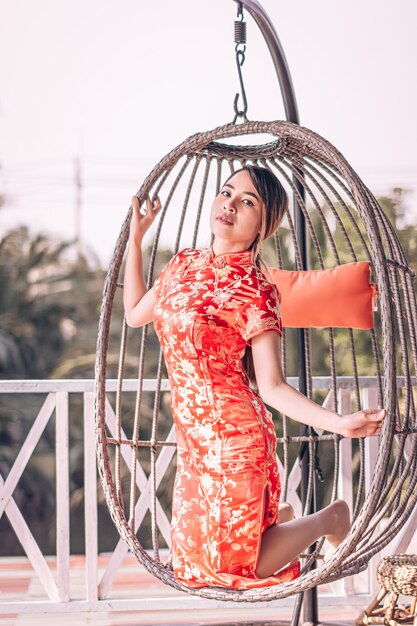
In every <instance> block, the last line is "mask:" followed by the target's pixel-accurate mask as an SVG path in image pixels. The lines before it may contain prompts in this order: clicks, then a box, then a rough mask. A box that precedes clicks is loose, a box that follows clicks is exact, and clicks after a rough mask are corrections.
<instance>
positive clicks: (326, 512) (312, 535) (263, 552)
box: [255, 500, 350, 578]
mask: <svg viewBox="0 0 417 626" xmlns="http://www.w3.org/2000/svg"><path fill="white" fill-rule="evenodd" d="M349 529H350V514H349V507H348V505H347V504H346V502H344V501H343V500H335V501H334V502H332V503H331V504H329V505H328V506H326V507H325V508H324V509H322V510H321V511H318V512H317V513H312V514H311V515H307V516H305V517H302V518H300V519H293V520H290V521H287V522H281V523H278V524H275V526H270V527H269V528H267V529H266V531H265V532H264V533H263V535H262V540H261V549H260V553H259V558H258V564H257V567H256V572H255V573H256V576H257V577H258V578H266V577H267V576H272V575H273V574H274V573H275V572H277V571H278V570H279V569H281V568H282V567H284V565H286V564H287V563H290V562H291V561H293V560H294V558H295V557H297V556H298V555H299V554H301V553H302V552H303V551H304V550H306V549H307V548H308V547H309V546H311V544H312V543H314V541H317V539H319V538H320V537H322V536H325V537H327V539H328V540H329V542H330V543H331V544H332V545H333V546H334V547H337V546H338V545H339V544H340V543H341V542H342V541H343V539H344V538H345V537H346V535H347V534H348V532H349Z"/></svg>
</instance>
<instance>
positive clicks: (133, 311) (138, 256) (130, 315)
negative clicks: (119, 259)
mask: <svg viewBox="0 0 417 626" xmlns="http://www.w3.org/2000/svg"><path fill="white" fill-rule="evenodd" d="M146 205H147V211H146V214H145V215H141V213H140V210H139V209H140V207H139V200H138V198H137V197H136V196H133V198H132V211H133V212H132V220H131V222H130V234H129V249H128V254H127V259H126V266H125V274H124V283H123V305H124V310H125V318H126V322H127V323H128V325H129V326H132V327H134V328H137V327H138V326H143V325H144V324H148V323H149V322H151V321H152V312H153V308H154V306H155V304H156V297H155V293H154V289H153V287H152V288H151V289H149V291H147V289H146V283H145V279H144V276H143V260H142V241H143V236H144V234H145V232H146V231H147V230H148V228H149V226H150V225H151V224H152V222H153V220H154V219H155V216H156V213H157V212H158V210H159V209H160V206H161V205H160V202H159V199H156V200H155V202H154V203H153V204H152V202H151V200H150V198H149V197H148V198H147V199H146Z"/></svg>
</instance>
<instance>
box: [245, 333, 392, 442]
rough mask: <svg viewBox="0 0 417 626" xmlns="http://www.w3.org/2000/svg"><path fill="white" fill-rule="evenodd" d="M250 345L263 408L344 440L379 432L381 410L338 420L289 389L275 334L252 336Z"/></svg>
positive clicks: (335, 414)
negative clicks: (266, 406)
mask: <svg viewBox="0 0 417 626" xmlns="http://www.w3.org/2000/svg"><path fill="white" fill-rule="evenodd" d="M251 345H252V355H253V363H254V367H255V374H256V380H257V383H258V389H259V394H260V396H261V398H262V399H263V400H264V402H266V404H268V405H269V406H271V407H273V408H274V409H277V411H279V412H280V413H282V414H283V415H288V417H291V418H292V419H294V420H296V421H297V422H301V423H303V424H307V425H308V426H313V427H315V428H320V429H323V430H327V431H330V432H334V433H337V434H340V435H343V436H345V437H367V436H370V435H374V434H376V433H377V432H379V431H380V429H381V421H382V420H383V418H384V417H385V409H382V410H381V411H380V410H379V409H364V410H362V411H358V412H357V413H353V414H352V415H344V416H341V415H339V414H338V413H335V412H334V411H330V410H329V409H325V408H324V407H322V406H320V405H319V404H317V403H316V402H314V401H313V400H310V399H309V398H307V397H306V396H305V395H304V394H302V393H300V392H299V391H298V390H297V389H295V387H292V386H291V385H289V384H288V383H287V382H286V380H285V378H284V374H283V371H282V365H281V337H280V335H279V334H278V333H277V332H275V331H273V330H272V331H267V332H263V333H260V334H258V335H255V337H253V338H252V344H251Z"/></svg>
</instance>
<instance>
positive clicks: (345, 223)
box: [96, 121, 417, 602]
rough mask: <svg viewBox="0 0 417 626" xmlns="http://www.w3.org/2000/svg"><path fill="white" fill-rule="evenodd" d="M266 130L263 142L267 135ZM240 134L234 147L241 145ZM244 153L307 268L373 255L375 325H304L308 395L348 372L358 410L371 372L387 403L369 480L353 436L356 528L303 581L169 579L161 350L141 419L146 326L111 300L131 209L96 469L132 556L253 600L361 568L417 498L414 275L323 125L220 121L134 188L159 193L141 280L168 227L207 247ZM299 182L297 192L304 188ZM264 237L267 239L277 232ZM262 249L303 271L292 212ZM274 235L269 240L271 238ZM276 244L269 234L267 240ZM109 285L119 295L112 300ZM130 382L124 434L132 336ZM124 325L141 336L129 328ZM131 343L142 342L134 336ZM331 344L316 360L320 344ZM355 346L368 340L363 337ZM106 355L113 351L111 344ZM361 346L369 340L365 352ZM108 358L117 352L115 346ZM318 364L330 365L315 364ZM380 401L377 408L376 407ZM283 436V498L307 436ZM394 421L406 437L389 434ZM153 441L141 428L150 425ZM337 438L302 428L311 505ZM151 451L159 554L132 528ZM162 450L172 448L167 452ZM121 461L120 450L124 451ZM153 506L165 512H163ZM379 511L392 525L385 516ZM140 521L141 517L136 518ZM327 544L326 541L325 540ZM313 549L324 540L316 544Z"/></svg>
mask: <svg viewBox="0 0 417 626" xmlns="http://www.w3.org/2000/svg"><path fill="white" fill-rule="evenodd" d="M265 136H267V140H266V142H265ZM237 142H238V144H239V145H237ZM245 162H254V163H259V164H260V165H264V166H265V167H269V168H271V169H272V170H273V171H274V172H275V173H276V174H277V175H278V176H279V177H280V179H281V181H282V182H283V184H284V185H285V186H286V188H287V191H288V193H289V194H290V196H291V197H292V198H293V201H294V202H295V203H298V205H299V207H300V209H301V211H302V212H303V215H304V216H305V220H306V227H307V246H308V256H309V268H311V269H324V268H325V267H334V266H335V265H338V264H341V263H346V262H350V261H357V260H366V261H368V262H369V263H370V266H371V271H372V274H373V275H372V280H373V281H374V282H376V283H377V285H378V291H379V296H378V299H379V310H378V311H377V312H376V313H375V327H374V328H373V329H371V330H369V331H359V330H356V329H333V328H328V329H320V330H316V329H306V331H305V343H304V346H303V348H304V352H305V357H306V363H307V395H308V396H309V397H311V398H313V397H314V393H313V384H312V381H313V377H314V376H316V375H317V373H319V374H320V375H323V373H324V370H325V372H326V376H327V379H328V389H329V393H330V394H331V399H332V404H331V407H330V408H332V409H333V410H335V411H340V412H342V407H340V406H339V395H338V394H339V389H340V387H341V386H342V387H343V380H342V379H341V374H340V372H341V371H342V372H343V375H345V376H346V375H349V376H351V377H352V379H353V387H352V394H351V400H352V402H351V404H352V409H351V410H352V411H354V410H359V409H360V408H364V406H363V396H362V395H361V387H363V386H364V385H365V386H366V376H375V377H376V378H377V385H378V392H377V402H378V405H379V406H381V407H382V406H383V407H385V408H386V409H387V414H388V417H387V419H386V420H385V421H384V426H383V431H382V434H381V435H380V436H379V447H378V453H377V457H376V462H375V467H374V470H373V475H372V476H371V477H370V484H369V485H368V488H367V489H365V469H364V468H365V442H364V440H359V442H357V448H358V459H359V467H358V468H357V476H358V478H357V484H356V485H355V488H354V506H353V511H352V512H353V525H352V529H351V531H350V533H349V535H348V536H347V537H346V539H345V541H344V542H343V543H342V544H341V545H340V546H339V548H338V550H337V551H336V552H335V553H334V554H333V555H332V557H331V558H330V559H329V560H328V561H325V562H322V561H319V562H318V563H319V565H318V567H317V569H310V565H311V558H310V559H307V558H306V560H305V562H304V565H303V569H302V574H301V577H300V578H298V579H296V580H294V581H291V582H289V583H283V584H282V585H278V586H275V587H265V588H258V589H254V590H242V591H238V590H231V589H223V588H218V587H204V588H200V589H189V588H187V587H184V586H182V585H180V584H178V582H177V581H176V580H175V578H174V575H173V572H172V569H171V568H170V566H169V563H168V565H165V564H163V563H162V561H161V559H160V557H159V540H158V523H157V509H158V507H159V506H160V504H159V502H158V500H157V497H156V495H157V494H156V491H157V480H159V479H160V477H159V478H158V479H157V477H156V469H157V459H158V458H159V457H160V455H161V454H162V453H166V454H169V453H170V451H171V452H172V462H173V460H174V451H175V442H173V441H165V440H164V437H162V436H161V435H160V434H159V427H160V424H159V421H158V420H159V415H160V402H161V394H162V393H163V390H164V389H166V386H165V387H164V384H165V383H164V381H163V380H162V373H163V359H162V356H161V354H160V355H159V361H158V367H157V368H156V371H155V373H154V378H155V379H156V389H155V390H154V391H153V392H152V393H153V402H154V405H153V406H154V408H153V411H152V413H153V423H152V425H150V424H149V423H148V418H146V419H145V417H144V416H143V415H142V412H141V406H142V404H143V402H144V394H145V391H144V375H143V373H144V366H145V359H146V358H147V354H149V352H148V343H149V342H148V326H146V327H143V328H142V329H140V331H137V330H132V329H128V328H127V326H126V324H125V323H124V321H123V319H122V318H120V319H117V318H116V317H115V315H113V317H112V311H113V310H114V308H115V307H114V301H115V297H116V298H119V294H120V293H121V289H122V285H121V283H120V277H119V273H120V269H121V265H122V261H123V257H124V254H125V249H126V244H127V240H128V235H129V223H130V216H131V209H130V210H129V212H128V214H127V217H126V219H125V221H124V223H123V225H122V229H121V233H120V236H119V239H118V241H117V244H116V248H115V251H114V255H113V258H112V261H111V264H110V267H109V270H108V274H107V278H106V282H105V287H104V294H103V303H102V310H101V317H100V327H99V336H98V343H97V362H96V433H97V450H98V465H99V471H100V475H101V479H102V483H103V488H104V492H105V496H106V499H107V503H108V506H109V510H110V512H111V515H112V517H113V520H114V522H115V524H116V526H117V528H118V530H119V532H120V535H121V536H122V538H123V539H124V540H125V541H126V542H127V544H128V546H129V548H130V550H131V551H132V552H134V553H135V554H136V555H137V557H138V559H139V560H140V562H141V563H142V564H143V565H144V566H145V567H146V568H147V569H148V570H149V571H150V572H151V573H153V574H154V575H155V576H157V577H158V578H159V579H161V580H162V581H164V582H165V583H167V584H169V585H171V586H172V587H174V588H176V589H182V590H183V591H185V592H188V593H192V594H197V595H200V596H204V597H207V598H216V599H222V600H235V601H251V602H255V601H258V600H272V599H276V598H284V597H287V596H289V595H291V594H294V593H298V592H301V591H304V590H306V589H308V588H310V587H312V586H315V585H318V584H319V583H323V582H326V581H330V580H335V579H338V578H340V577H343V576H347V575H349V574H353V573H356V572H359V571H361V570H363V569H364V568H366V566H367V563H368V561H369V559H370V557H371V556H372V555H374V554H376V553H378V552H379V551H380V550H381V549H382V548H383V547H384V546H385V545H387V544H388V543H389V542H390V541H391V540H392V538H393V537H394V535H395V534H396V533H398V531H399V530H400V529H401V527H402V526H403V524H404V522H405V521H406V520H407V518H408V516H409V515H410V512H411V511H412V509H413V507H414V506H415V503H416V500H417V490H416V481H417V471H416V470H417V467H416V465H417V453H416V452H417V435H416V411H415V397H414V395H413V394H414V391H415V389H414V388H413V385H414V386H415V363H416V357H417V344H416V336H417V333H416V320H417V307H416V297H415V290H414V284H413V281H414V279H415V274H414V272H413V271H412V270H411V268H410V267H409V265H408V262H407V259H406V258H405V255H404V252H403V250H402V248H401V245H400V243H399V240H398V237H397V235H396V233H395V230H394V228H393V226H392V225H391V223H390V221H389V219H388V217H387V215H386V214H385V213H384V211H383V209H382V207H381V206H380V204H379V203H378V202H377V200H376V199H375V197H374V196H373V195H372V193H371V192H370V191H369V189H368V188H367V187H366V186H365V185H364V183H363V182H362V181H361V179H360V178H359V176H358V175H357V174H356V173H355V172H354V170H353V169H352V167H350V165H349V164H348V162H347V161H346V159H345V158H344V157H343V156H342V155H341V154H340V152H338V150H337V149H336V148H335V147H334V146H332V145H331V144H330V143H329V142H328V141H326V140H325V139H323V138H322V137H320V136H319V135H318V134H317V133H315V132H313V131H311V130H309V129H307V128H304V127H301V126H298V125H296V124H292V123H291V122H285V121H271V122H253V121H250V122H245V123H244V124H241V125H233V124H228V125H225V126H221V127H218V128H215V129H214V130H211V131H209V132H203V133H198V134H195V135H193V136H191V137H189V138H188V139H187V140H186V141H184V142H183V143H181V144H180V145H179V146H178V147H176V148H175V149H174V150H172V151H171V152H170V153H169V154H168V155H167V156H165V157H164V158H163V159H162V160H161V161H160V162H159V163H158V164H157V165H156V166H155V167H154V169H153V170H152V172H151V173H150V174H149V175H148V177H147V178H146V180H145V181H144V182H143V184H142V186H141V188H140V190H139V191H138V193H137V195H138V196H139V198H141V199H142V200H143V199H144V197H145V196H146V195H147V194H148V193H150V194H153V193H158V194H159V196H160V198H161V201H162V206H163V209H162V211H161V214H160V218H159V221H158V223H157V225H156V230H155V235H154V239H153V241H152V250H151V253H150V258H149V270H148V278H147V283H148V287H151V286H152V284H153V280H154V279H155V274H154V269H155V262H156V261H158V259H159V258H160V257H159V251H160V250H161V249H162V245H161V240H162V238H163V236H164V235H165V236H167V235H169V234H171V241H172V240H173V238H172V231H173V229H174V228H175V230H176V233H175V245H174V249H173V251H172V252H173V253H175V252H177V251H178V250H179V249H182V248H184V247H187V246H192V247H205V246H207V245H209V244H210V240H209V236H210V233H209V232H208V217H207V215H208V213H207V211H208V210H209V206H210V204H211V201H212V198H213V197H214V193H215V192H216V191H217V190H218V188H219V185H220V182H221V181H223V180H224V179H225V177H226V176H227V175H228V174H229V173H230V172H231V171H234V169H237V168H238V167H240V166H241V164H243V163H245ZM302 188H303V189H304V194H302V193H300V189H302ZM271 239H272V238H271ZM273 239H274V241H273V246H272V247H270V248H269V249H268V253H269V254H270V255H271V254H273V255H274V256H273V258H272V257H270V258H269V259H268V261H269V265H270V266H275V267H280V268H283V269H305V268H302V267H301V261H300V258H301V257H300V247H299V245H300V244H299V242H298V241H297V236H296V229H295V227H294V212H293V207H291V206H290V208H289V210H288V213H287V215H286V217H285V219H284V221H283V223H282V225H281V226H280V228H279V232H278V233H277V234H276V235H275V236H274V238H273ZM267 243H268V242H267ZM269 243H271V241H270V242H269ZM116 292H117V295H116V296H115V294H116ZM117 323H120V324H121V325H122V329H123V332H122V342H121V344H122V345H121V350H120V365H119V391H118V394H117V398H116V410H115V413H116V420H117V423H116V427H115V431H114V433H113V435H112V436H110V435H109V432H108V429H107V427H106V421H105V416H106V371H107V361H108V359H109V348H108V346H109V337H110V332H111V330H110V329H111V327H110V324H112V325H113V324H117ZM292 330H293V329H286V330H285V329H284V335H283V338H282V361H283V367H284V372H285V373H288V368H289V366H290V363H291V358H292V353H291V350H290V349H289V346H290V348H291V347H292V345H293V344H292V343H291V341H292V340H291V335H290V331H292ZM138 332H139V333H140V345H139V346H138V350H137V352H138V362H137V370H136V371H137V372H138V388H137V400H136V408H135V416H134V423H133V426H132V428H131V430H132V436H127V435H126V432H125V428H124V424H123V418H124V416H123V405H122V386H123V379H124V375H125V369H126V344H127V342H131V341H135V342H137V338H138ZM132 333H135V334H134V335H132ZM359 336H361V337H362V339H363V337H366V341H367V344H366V346H367V348H366V357H367V359H368V361H367V368H366V371H360V369H359V366H358V361H359V360H360V358H359V357H360V356H363V355H360V354H358V351H357V350H358V348H357V344H358V338H359ZM135 345H136V344H135ZM316 345H317V346H320V350H321V351H323V349H324V350H325V352H326V356H325V358H324V359H321V360H320V364H318V363H317V362H316V361H315V359H314V356H315V346H316ZM361 345H362V346H363V345H364V344H363V341H362V343H361ZM112 350H113V349H112ZM362 350H363V348H362ZM110 356H111V358H112V360H113V358H114V356H115V354H114V353H113V351H112V352H111V355H110ZM323 368H324V369H323ZM374 406H375V404H374ZM281 423H282V425H283V426H282V428H283V431H282V436H280V437H279V438H278V441H279V450H278V456H279V458H280V459H281V460H282V463H283V467H284V475H283V476H282V484H283V494H282V495H283V498H284V499H285V498H286V496H287V488H288V474H289V467H290V466H289V456H290V452H291V450H294V449H295V448H297V447H298V445H299V443H300V440H301V439H302V438H300V437H298V436H291V435H290V420H289V419H288V418H286V417H285V416H282V419H281ZM395 423H397V425H398V427H399V429H400V432H399V433H397V434H394V431H395ZM145 431H146V432H150V433H151V435H150V437H144V436H143V433H144V432H145ZM340 439H341V438H340V436H337V435H334V434H332V433H319V434H318V435H317V436H311V437H306V438H305V440H306V442H307V445H308V446H309V448H310V451H311V452H312V454H310V459H312V461H311V463H310V471H309V476H310V481H309V488H308V493H307V505H306V509H305V511H307V510H308V506H309V503H310V502H311V498H312V497H313V483H314V475H315V468H314V450H315V446H316V445H317V442H320V446H328V447H327V448H326V451H327V452H326V454H330V455H334V458H333V466H334V471H333V481H332V487H331V498H332V499H334V498H335V497H336V496H337V476H338V469H339V459H340V457H339V451H340V444H341V442H340ZM126 449H127V450H128V452H129V454H130V457H131V470H130V473H131V481H130V484H128V485H126V484H125V480H124V479H121V459H122V458H123V453H124V452H126ZM145 449H148V450H149V452H150V466H151V474H150V484H151V489H150V491H149V490H148V491H146V490H145V492H143V493H141V494H140V498H139V499H141V498H142V499H143V498H148V499H149V507H150V511H151V517H152V534H153V537H152V541H153V555H152V554H149V553H148V551H146V550H145V549H144V548H143V546H142V544H141V542H140V540H139V538H138V534H137V531H136V530H135V528H136V526H135V524H136V522H137V520H136V519H135V506H136V501H137V496H138V494H139V490H138V488H137V484H138V472H140V466H139V464H138V452H139V451H141V453H142V452H143V451H144V450H145ZM167 450H168V452H167ZM125 458H126V457H125ZM158 515H159V513H158ZM383 519H385V521H386V522H387V523H385V524H380V522H381V520H383ZM136 525H137V524H136ZM321 543H322V542H321ZM320 547H321V545H320V544H319V548H320Z"/></svg>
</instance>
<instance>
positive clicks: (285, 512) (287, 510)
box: [278, 502, 294, 522]
mask: <svg viewBox="0 0 417 626" xmlns="http://www.w3.org/2000/svg"><path fill="white" fill-rule="evenodd" d="M278 509H279V512H278V521H279V522H289V521H291V520H292V519H294V508H293V507H292V505H291V504H290V503H289V502H282V503H281V504H280V505H279V507H278Z"/></svg>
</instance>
